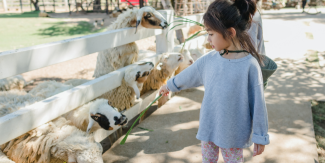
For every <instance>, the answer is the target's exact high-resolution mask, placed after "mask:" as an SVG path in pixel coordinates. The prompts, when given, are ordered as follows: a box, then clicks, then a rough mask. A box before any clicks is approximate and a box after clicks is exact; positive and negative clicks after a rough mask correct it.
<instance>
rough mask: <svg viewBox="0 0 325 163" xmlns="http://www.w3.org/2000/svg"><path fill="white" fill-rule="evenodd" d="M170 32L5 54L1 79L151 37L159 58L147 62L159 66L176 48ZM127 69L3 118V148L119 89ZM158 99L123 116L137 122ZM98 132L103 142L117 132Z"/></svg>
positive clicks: (112, 34)
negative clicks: (167, 54)
mask: <svg viewBox="0 0 325 163" xmlns="http://www.w3.org/2000/svg"><path fill="white" fill-rule="evenodd" d="M160 12H161V13H162V15H164V16H165V17H166V19H167V21H168V22H172V21H173V16H172V15H173V12H172V11H168V10H164V11H160ZM187 17H188V16H187ZM199 17H200V16H198V17H197V16H193V17H192V16H191V17H189V18H190V19H192V20H195V21H197V20H198V19H199ZM201 17H202V16H201ZM188 25H191V24H184V27H187V26H188ZM179 27H180V26H179ZM170 28H171V26H170V27H169V28H168V29H167V30H161V29H140V30H139V29H138V32H137V33H136V34H135V33H134V32H135V28H125V29H118V30H113V31H107V32H103V33H97V34H92V35H87V36H83V37H78V38H73V39H68V40H63V41H58V42H52V43H47V44H42V45H37V46H32V47H27V48H22V49H17V50H11V51H5V52H2V53H0V79H2V78H6V77H9V76H13V75H17V74H21V73H24V72H28V71H31V70H35V69H39V68H42V67H46V66H50V65H53V64H56V63H61V62H64V61H68V60H71V59H75V58H78V57H82V56H85V55H88V54H91V53H94V52H98V51H102V50H105V49H108V48H113V47H116V46H120V45H124V44H127V43H130V42H134V41H136V40H140V39H144V38H147V37H150V36H156V50H157V54H158V55H156V54H153V55H151V56H149V57H146V58H145V59H144V60H145V61H151V62H153V63H156V62H157V61H158V60H159V57H160V55H159V54H161V53H164V52H171V51H172V48H173V47H174V41H173V40H174V34H173V32H172V31H170V32H168V33H167V31H168V30H169V29H170ZM179 29H180V28H179ZM126 68H127V67H124V68H121V69H119V70H117V71H114V72H111V73H109V74H106V75H104V76H101V77H99V78H96V79H94V80H92V81H89V82H87V83H84V84H82V85H80V86H77V87H74V88H72V89H70V90H67V91H64V92H62V93H59V94H57V95H54V96H52V97H49V98H47V99H45V100H43V101H40V102H37V103H34V104H32V105H29V106H26V107H24V108H22V109H20V110H18V111H16V112H14V113H11V114H8V115H6V116H3V117H0V131H1V134H0V145H1V144H4V143H6V142H8V141H10V140H12V139H14V138H16V137H18V136H20V135H22V134H24V133H26V132H28V131H30V130H32V129H34V128H36V127H38V126H40V125H42V124H44V123H47V122H49V121H51V120H53V119H55V118H57V117H59V116H61V115H62V114H65V113H67V112H69V111H71V110H73V109H75V108H77V107H79V106H81V105H83V104H85V103H87V102H89V101H91V100H93V99H94V98H96V97H99V96H100V95H102V94H103V93H105V92H108V91H110V90H112V89H114V88H116V87H118V86H120V85H121V80H122V78H123V77H124V71H125V69H126ZM107 83H109V84H107ZM156 95H157V91H152V92H150V93H148V94H145V95H143V96H142V97H141V99H140V100H138V101H137V103H136V104H135V105H134V106H133V107H132V108H130V109H129V110H127V111H126V112H124V114H125V115H127V116H128V118H129V119H132V118H134V117H135V116H136V115H137V114H139V113H140V112H141V111H142V110H144V109H145V107H146V106H147V105H148V104H149V103H150V102H151V101H152V100H153V99H154V98H155V97H156ZM99 131H100V132H99V134H97V135H96V134H95V139H96V140H97V141H101V140H103V139H104V138H105V137H107V136H108V135H110V134H112V133H113V132H114V131H115V130H114V131H105V130H99Z"/></svg>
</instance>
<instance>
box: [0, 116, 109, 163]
mask: <svg viewBox="0 0 325 163" xmlns="http://www.w3.org/2000/svg"><path fill="white" fill-rule="evenodd" d="M69 123H70V122H69V121H67V120H66V119H64V118H62V117H60V118H58V119H55V120H53V121H51V122H48V123H46V124H44V125H41V126H39V127H37V128H35V129H33V130H31V131H29V132H27V133H25V134H23V135H21V136H19V137H18V138H16V139H13V140H11V141H10V142H7V143H5V144H3V145H1V150H3V152H4V153H6V155H7V156H8V157H9V158H10V159H11V160H13V161H15V162H17V163H32V162H47V163H62V162H68V163H75V162H79V163H103V158H102V152H103V148H102V146H101V145H100V143H98V142H95V140H94V137H93V135H88V134H86V133H85V132H83V131H81V130H79V129H77V128H76V127H75V126H71V125H69Z"/></svg>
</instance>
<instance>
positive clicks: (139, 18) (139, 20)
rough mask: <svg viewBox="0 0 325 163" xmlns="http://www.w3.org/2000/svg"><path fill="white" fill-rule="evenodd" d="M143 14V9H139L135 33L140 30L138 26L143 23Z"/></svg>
mask: <svg viewBox="0 0 325 163" xmlns="http://www.w3.org/2000/svg"><path fill="white" fill-rule="evenodd" d="M143 15H144V12H143V11H142V10H138V13H137V22H136V25H135V33H137V31H138V26H139V25H140V23H141V20H142V17H143Z"/></svg>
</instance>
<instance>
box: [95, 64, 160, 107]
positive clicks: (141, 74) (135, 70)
mask: <svg viewBox="0 0 325 163" xmlns="http://www.w3.org/2000/svg"><path fill="white" fill-rule="evenodd" d="M153 67H154V65H153V63H152V62H143V63H140V64H134V65H132V66H130V67H128V68H127V69H126V70H125V76H124V78H123V79H122V83H121V86H119V87H117V88H115V89H113V90H111V91H109V92H107V93H105V94H103V95H102V96H100V98H105V99H108V101H109V104H110V105H112V106H113V107H115V108H117V109H118V110H119V111H123V110H126V109H129V108H131V107H132V106H133V105H134V102H135V97H136V98H137V99H139V98H140V90H141V89H142V86H143V83H144V82H145V81H146V79H147V77H148V75H149V73H150V71H151V70H152V69H153Z"/></svg>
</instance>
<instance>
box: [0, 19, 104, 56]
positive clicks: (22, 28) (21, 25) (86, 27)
mask: <svg viewBox="0 0 325 163" xmlns="http://www.w3.org/2000/svg"><path fill="white" fill-rule="evenodd" d="M0 22H1V26H0V36H1V37H0V52H1V51H6V50H14V49H18V48H23V47H29V46H34V45H39V44H44V43H49V42H54V41H60V40H65V39H69V38H74V37H80V36H84V35H88V34H93V33H98V32H102V31H105V29H106V27H102V28H99V29H96V28H94V26H93V25H92V24H90V23H88V22H85V21H80V22H70V21H65V19H61V18H57V19H56V18H40V17H36V18H34V17H29V18H28V17H25V18H19V17H17V18H12V19H7V18H0Z"/></svg>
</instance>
